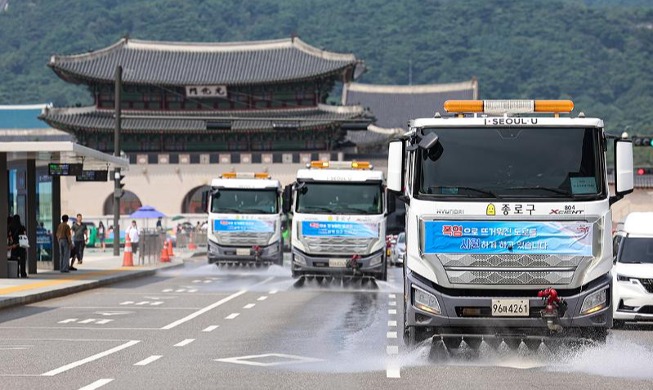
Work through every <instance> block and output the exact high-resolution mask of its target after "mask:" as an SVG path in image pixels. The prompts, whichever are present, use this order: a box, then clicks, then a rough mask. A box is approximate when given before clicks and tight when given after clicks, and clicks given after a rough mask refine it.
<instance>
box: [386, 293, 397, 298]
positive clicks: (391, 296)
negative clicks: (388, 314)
mask: <svg viewBox="0 0 653 390" xmlns="http://www.w3.org/2000/svg"><path fill="white" fill-rule="evenodd" d="M388 298H390V299H396V298H397V296H396V295H395V294H388Z"/></svg>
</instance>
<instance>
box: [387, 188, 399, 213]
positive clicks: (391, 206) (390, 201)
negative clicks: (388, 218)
mask: <svg viewBox="0 0 653 390" xmlns="http://www.w3.org/2000/svg"><path fill="white" fill-rule="evenodd" d="M385 199H386V203H387V205H386V207H387V210H388V214H392V213H394V212H395V210H397V205H396V202H397V197H396V196H395V193H394V192H390V191H386V196H385Z"/></svg>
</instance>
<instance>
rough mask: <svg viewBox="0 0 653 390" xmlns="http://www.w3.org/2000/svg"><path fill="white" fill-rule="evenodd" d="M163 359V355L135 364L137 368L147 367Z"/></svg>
mask: <svg viewBox="0 0 653 390" xmlns="http://www.w3.org/2000/svg"><path fill="white" fill-rule="evenodd" d="M161 357H162V356H161V355H152V356H150V357H149V358H147V359H143V360H141V361H140V362H138V363H134V365H135V366H146V365H148V364H150V363H152V362H154V361H157V360H159V359H161Z"/></svg>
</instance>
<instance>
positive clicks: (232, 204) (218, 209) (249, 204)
mask: <svg viewBox="0 0 653 390" xmlns="http://www.w3.org/2000/svg"><path fill="white" fill-rule="evenodd" d="M277 199H278V197H277V190H276V189H272V190H254V189H249V188H248V189H228V188H221V189H220V190H219V191H218V192H216V193H215V194H213V196H212V197H211V212H212V213H225V214H231V213H238V214H276V213H277V212H278V201H277Z"/></svg>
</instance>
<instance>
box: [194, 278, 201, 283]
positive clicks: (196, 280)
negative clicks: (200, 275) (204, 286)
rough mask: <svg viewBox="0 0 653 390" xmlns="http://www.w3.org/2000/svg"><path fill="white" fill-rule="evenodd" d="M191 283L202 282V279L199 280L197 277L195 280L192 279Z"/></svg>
mask: <svg viewBox="0 0 653 390" xmlns="http://www.w3.org/2000/svg"><path fill="white" fill-rule="evenodd" d="M193 283H202V281H201V280H199V279H195V280H193Z"/></svg>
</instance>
